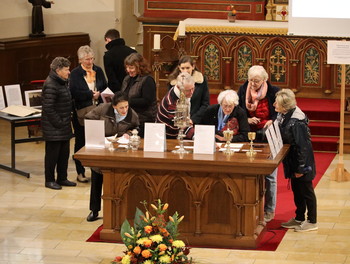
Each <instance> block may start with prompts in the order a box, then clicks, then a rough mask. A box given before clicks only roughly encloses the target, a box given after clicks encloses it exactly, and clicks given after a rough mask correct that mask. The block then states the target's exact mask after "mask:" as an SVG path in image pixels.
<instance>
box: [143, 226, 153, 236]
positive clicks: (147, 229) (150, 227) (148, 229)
mask: <svg viewBox="0 0 350 264" xmlns="http://www.w3.org/2000/svg"><path fill="white" fill-rule="evenodd" d="M144 230H145V232H146V233H147V234H150V233H151V232H152V230H153V228H152V226H145V227H144Z"/></svg>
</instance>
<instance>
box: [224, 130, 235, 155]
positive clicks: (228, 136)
mask: <svg viewBox="0 0 350 264" xmlns="http://www.w3.org/2000/svg"><path fill="white" fill-rule="evenodd" d="M223 133H224V139H225V140H226V145H225V147H226V148H225V150H224V153H225V154H227V155H232V154H233V153H234V151H233V150H232V149H231V146H230V144H231V140H232V138H233V130H230V129H229V128H227V129H226V130H224V131H223Z"/></svg>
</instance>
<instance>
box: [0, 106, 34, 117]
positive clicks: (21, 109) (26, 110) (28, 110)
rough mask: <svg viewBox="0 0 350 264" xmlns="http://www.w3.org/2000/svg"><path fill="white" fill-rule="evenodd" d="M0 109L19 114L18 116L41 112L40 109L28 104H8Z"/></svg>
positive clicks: (10, 113)
mask: <svg viewBox="0 0 350 264" xmlns="http://www.w3.org/2000/svg"><path fill="white" fill-rule="evenodd" d="M0 111H1V112H4V113H7V114H9V115H14V116H20V117H25V116H30V115H34V114H40V113H41V110H40V109H37V108H34V107H30V106H24V105H10V106H8V107H6V108H4V109H2V110H0Z"/></svg>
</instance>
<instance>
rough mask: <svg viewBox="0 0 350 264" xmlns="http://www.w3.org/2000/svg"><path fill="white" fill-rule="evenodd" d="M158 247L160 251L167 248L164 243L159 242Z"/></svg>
mask: <svg viewBox="0 0 350 264" xmlns="http://www.w3.org/2000/svg"><path fill="white" fill-rule="evenodd" d="M158 248H159V250H160V251H165V250H166V249H167V246H166V245H165V244H160V245H159V246H158Z"/></svg>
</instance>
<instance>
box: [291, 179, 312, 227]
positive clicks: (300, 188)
mask: <svg viewBox="0 0 350 264" xmlns="http://www.w3.org/2000/svg"><path fill="white" fill-rule="evenodd" d="M291 185H292V190H293V194H294V203H295V206H296V207H297V209H296V210H295V214H296V217H295V219H296V220H299V221H304V220H305V212H306V209H307V219H308V220H309V221H310V222H311V223H317V201H316V195H315V191H314V187H313V185H312V181H302V180H301V179H300V178H293V179H291Z"/></svg>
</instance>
